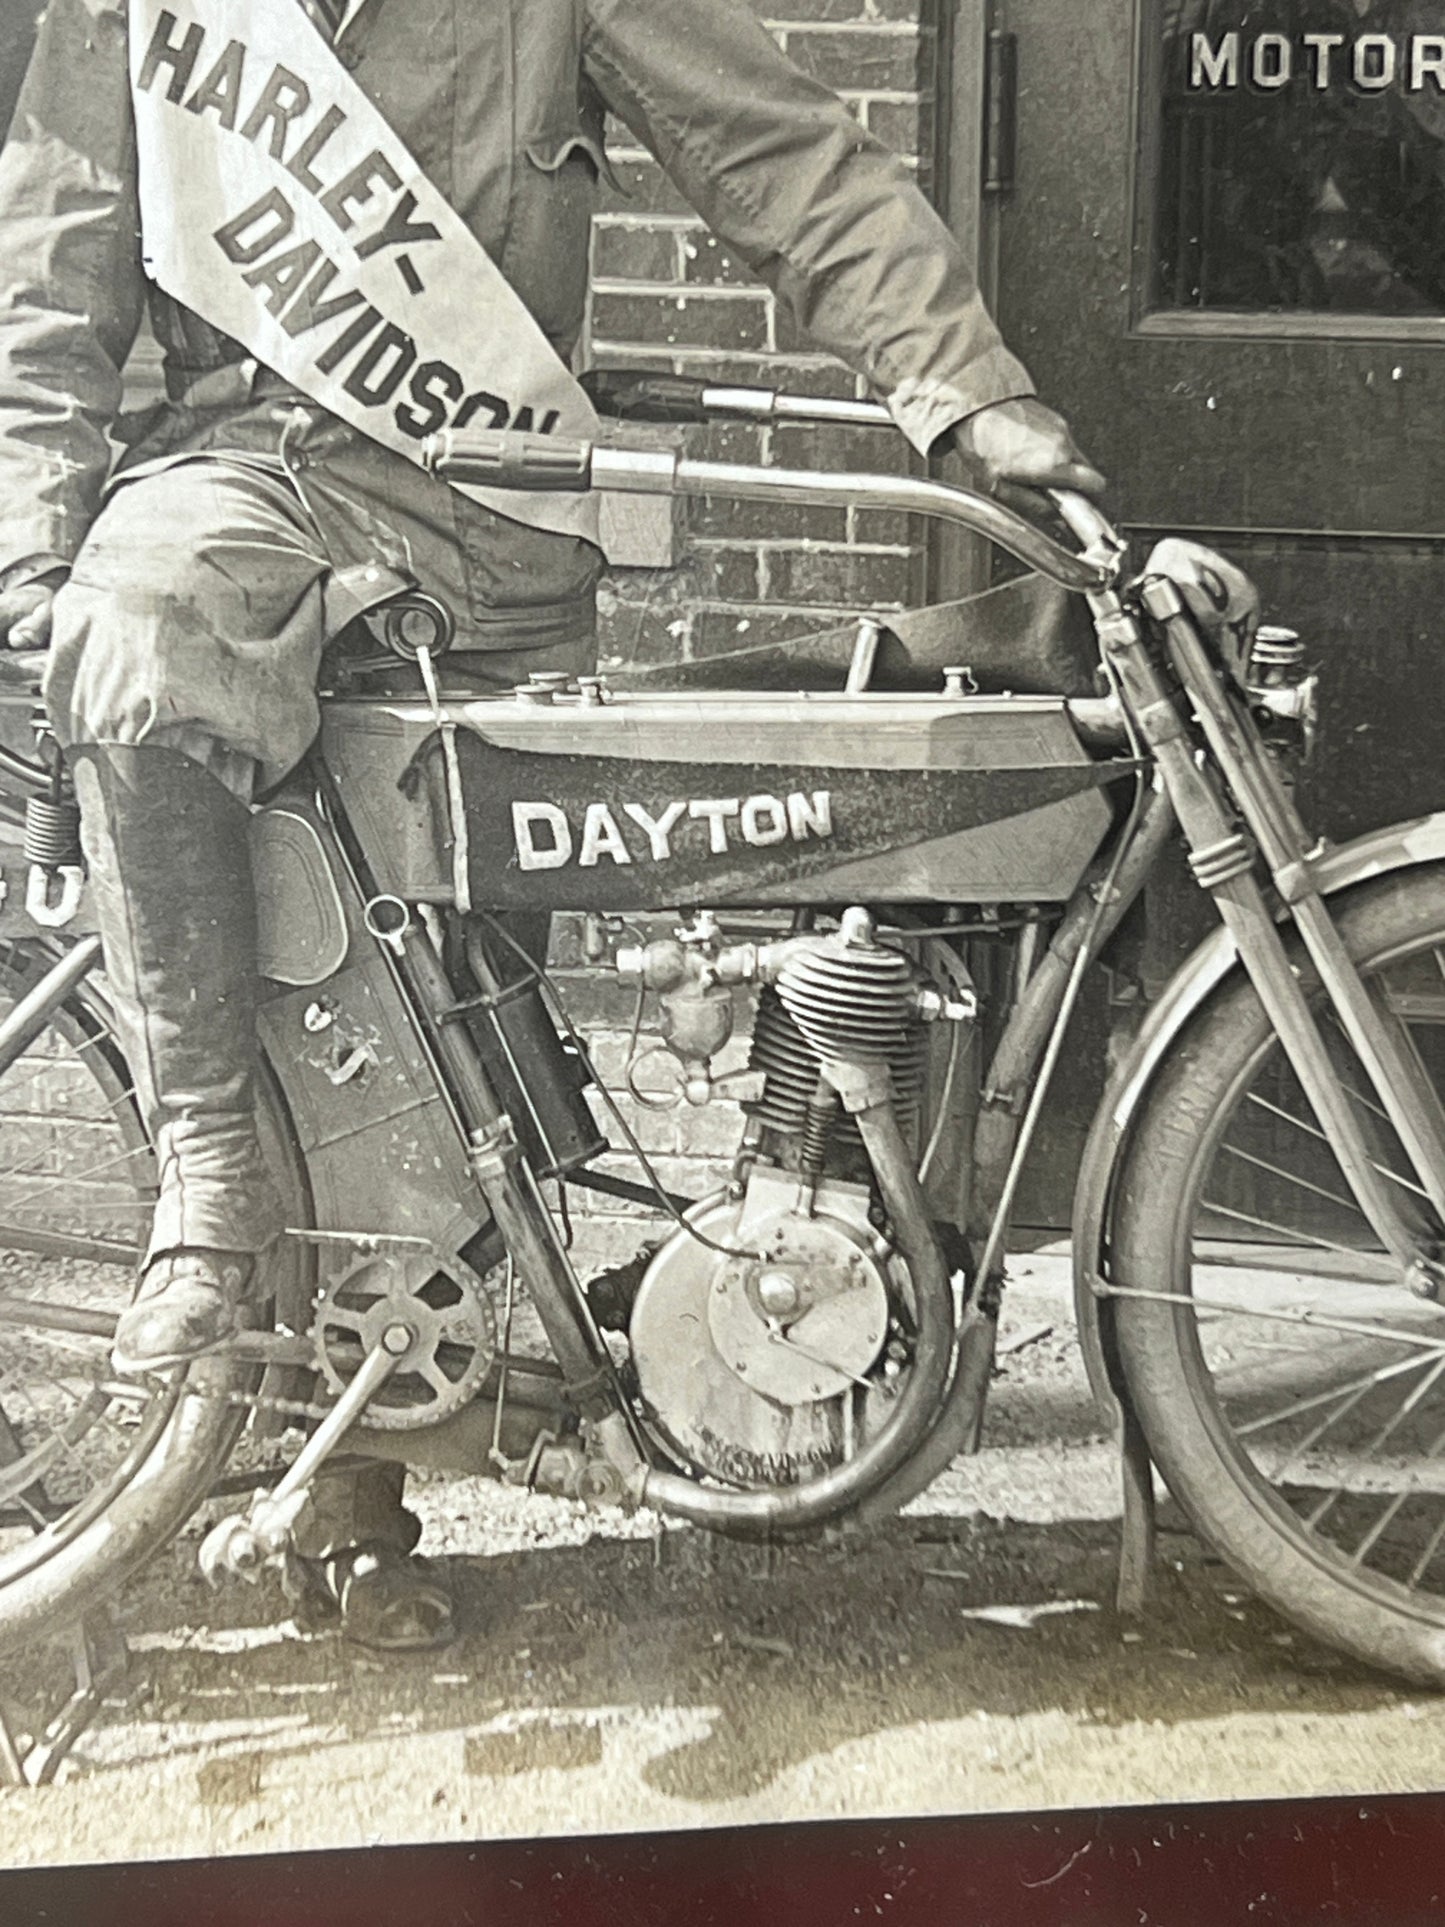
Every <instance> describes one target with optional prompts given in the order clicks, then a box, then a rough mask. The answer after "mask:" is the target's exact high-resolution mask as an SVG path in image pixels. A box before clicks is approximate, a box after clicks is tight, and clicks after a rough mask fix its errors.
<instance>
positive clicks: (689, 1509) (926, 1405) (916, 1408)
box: [641, 1100, 954, 1538]
mask: <svg viewBox="0 0 1445 1927" xmlns="http://www.w3.org/2000/svg"><path fill="white" fill-rule="evenodd" d="M855 1121H856V1123H857V1125H858V1129H859V1133H860V1135H861V1136H862V1139H863V1144H864V1148H865V1149H866V1151H867V1153H868V1156H869V1159H870V1160H871V1162H872V1165H873V1170H874V1174H875V1176H876V1177H877V1179H878V1188H879V1192H880V1194H881V1196H882V1199H883V1203H884V1206H885V1208H886V1210H887V1212H888V1214H889V1217H890V1218H891V1219H892V1221H893V1228H894V1232H895V1235H896V1237H897V1240H898V1248H899V1250H900V1251H901V1252H902V1254H903V1257H904V1259H905V1261H906V1262H907V1265H908V1269H909V1274H910V1277H911V1278H912V1281H913V1290H914V1299H915V1305H916V1312H917V1335H916V1343H915V1348H914V1356H913V1369H912V1370H911V1371H910V1373H909V1374H908V1378H907V1381H906V1383H905V1384H904V1387H903V1391H902V1392H901V1394H900V1395H899V1399H898V1403H897V1405H896V1406H895V1408H894V1410H893V1412H892V1413H891V1415H890V1416H889V1418H888V1419H887V1421H886V1422H885V1424H884V1425H883V1427H882V1429H881V1430H880V1431H879V1433H878V1434H877V1436H876V1437H875V1438H873V1439H870V1440H869V1442H868V1443H867V1444H866V1445H865V1446H864V1447H863V1449H862V1450H861V1451H860V1452H859V1453H858V1455H857V1457H856V1458H852V1459H850V1460H848V1462H847V1464H845V1465H841V1466H838V1467H836V1468H835V1469H834V1470H833V1471H831V1472H828V1473H825V1474H824V1475H823V1477H822V1478H819V1479H810V1480H809V1481H808V1482H807V1483H806V1484H805V1485H798V1486H787V1487H784V1488H782V1489H781V1490H779V1491H776V1492H724V1491H719V1490H717V1489H716V1488H714V1487H711V1486H703V1485H698V1484H695V1483H694V1482H693V1481H692V1480H691V1479H688V1478H685V1477H683V1476H682V1475H681V1474H680V1473H675V1472H658V1471H652V1472H649V1473H648V1474H647V1475H646V1477H645V1479H644V1480H643V1482H642V1492H641V1498H642V1503H643V1504H644V1505H650V1506H654V1507H655V1508H656V1509H657V1510H658V1511H659V1512H666V1513H669V1514H670V1515H671V1516H673V1517H674V1518H681V1519H687V1520H689V1521H690V1522H691V1523H692V1524H693V1525H697V1526H706V1527H708V1528H709V1529H710V1530H711V1531H714V1532H723V1533H730V1534H732V1535H734V1536H737V1537H745V1538H767V1537H769V1536H770V1535H772V1534H775V1533H790V1532H805V1531H808V1530H810V1529H813V1528H816V1527H818V1526H822V1525H826V1524H827V1523H828V1522H829V1521H830V1520H833V1519H836V1518H839V1517H841V1516H843V1515H844V1514H846V1513H849V1512H853V1511H855V1510H857V1508H858V1507H859V1506H860V1505H861V1504H862V1502H863V1501H864V1500H866V1499H868V1498H870V1497H871V1496H872V1494H873V1493H874V1492H876V1491H877V1490H879V1489H880V1488H881V1487H883V1486H884V1485H885V1484H886V1482H887V1481H888V1480H889V1479H890V1478H891V1477H892V1476H893V1475H894V1474H895V1473H897V1472H900V1471H901V1470H902V1469H903V1467H904V1466H905V1465H906V1464H907V1463H908V1461H909V1460H910V1459H911V1458H912V1457H913V1455H914V1453H915V1452H916V1451H917V1450H918V1448H919V1446H921V1445H922V1443H923V1441H924V1440H925V1439H926V1438H927V1436H928V1434H929V1432H930V1430H931V1429H932V1427H933V1425H934V1423H935V1420H936V1416H937V1412H938V1408H939V1404H940V1401H941V1400H942V1398H943V1394H944V1391H945V1389H946V1387H947V1384H948V1376H949V1371H950V1368H951V1365H952V1354H953V1341H954V1317H953V1293H952V1289H951V1287H950V1285H949V1280H948V1269H947V1266H946V1265H945V1263H944V1260H943V1253H942V1252H941V1251H940V1250H939V1246H938V1240H937V1238H936V1237H935V1236H934V1232H933V1226H932V1224H931V1222H930V1220H929V1216H928V1209H927V1205H926V1203H925V1201H924V1198H923V1193H922V1190H921V1188H920V1186H919V1182H918V1177H917V1174H916V1172H915V1171H914V1168H913V1160H912V1157H911V1156H910V1153H909V1150H908V1146H907V1144H906V1143H905V1142H904V1138H903V1133H902V1131H901V1130H900V1129H899V1125H898V1119H897V1117H896V1116H895V1114H894V1110H893V1105H892V1102H891V1100H889V1101H885V1102H883V1103H881V1104H874V1105H871V1106H870V1107H869V1108H868V1109H866V1110H863V1111H860V1112H857V1113H856V1114H855Z"/></svg>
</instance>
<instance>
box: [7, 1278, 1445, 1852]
mask: <svg viewBox="0 0 1445 1927" xmlns="http://www.w3.org/2000/svg"><path fill="white" fill-rule="evenodd" d="M1014 1272H1015V1278H1016V1283H1015V1286H1014V1289H1013V1291H1012V1293H1011V1301H1010V1307H1009V1313H1008V1320H1009V1322H1008V1324H1007V1326H1006V1329H1005V1348H1006V1355H1005V1357H1004V1360H1003V1373H1002V1377H1001V1379H1000V1381H999V1383H998V1386H997V1390H996V1395H995V1398H994V1402H993V1406H992V1410H991V1420H990V1428H989V1442H988V1446H987V1449H986V1450H985V1451H984V1453H983V1454H982V1455H981V1456H980V1457H979V1458H978V1459H977V1460H973V1461H969V1462H966V1463H965V1464H962V1465H961V1466H960V1467H958V1468H956V1469H955V1471H954V1472H952V1473H951V1474H950V1475H949V1476H948V1477H947V1478H946V1479H945V1480H943V1481H940V1483H939V1484H938V1485H937V1486H936V1487H935V1488H934V1490H933V1491H931V1492H930V1493H929V1494H928V1495H927V1496H926V1498H925V1499H924V1500H923V1501H921V1502H920V1503H919V1504H918V1505H917V1506H915V1507H914V1508H913V1509H912V1510H911V1511H910V1513H909V1514H908V1515H907V1516H905V1517H904V1518H902V1519H900V1520H898V1521H897V1522H895V1524H894V1525H893V1526H892V1527H891V1528H890V1529H889V1530H887V1531H886V1532H882V1533H879V1534H876V1535H874V1536H872V1537H870V1538H868V1539H866V1540H861V1541H853V1542H849V1543H846V1544H833V1545H822V1546H817V1547H810V1548H808V1549H805V1550H794V1549H789V1550H786V1551H774V1552H772V1553H769V1552H768V1551H767V1550H765V1549H754V1548H746V1547H737V1546H731V1545H727V1544H724V1543H722V1542H718V1541H712V1540H709V1539H707V1538H706V1537H705V1536H704V1535H701V1534H698V1533H695V1532H692V1531H690V1530H672V1529H669V1530H667V1531H661V1530H659V1528H658V1526H657V1523H656V1521H653V1520H649V1519H646V1518H641V1519H632V1520H626V1519H622V1518H609V1517H602V1518H599V1517H597V1516H594V1515H588V1514H585V1513H583V1512H581V1511H580V1510H579V1509H578V1508H575V1507H572V1506H569V1505H566V1504H562V1503H558V1502H552V1501H544V1500H533V1499H523V1498H522V1497H521V1496H520V1495H518V1494H515V1493H511V1492H503V1491H500V1490H499V1489H498V1488H496V1487H495V1486H492V1485H490V1484H487V1483H485V1482H483V1481H442V1480H434V1481H430V1482H427V1483H424V1484H418V1485H417V1487H416V1496H415V1501H414V1502H415V1503H416V1504H417V1505H418V1509H419V1510H421V1511H422V1512H423V1514H424V1517H425V1520H426V1538H425V1540H424V1549H425V1550H427V1551H428V1552H430V1553H432V1554H434V1555H435V1556H437V1557H439V1558H442V1559H445V1560H446V1561H447V1562H448V1564H449V1567H450V1570H451V1572H452V1575H453V1577H454V1578H455V1580H456V1582H457V1585H458V1589H459V1594H460V1599H461V1611H462V1637H461V1639H460V1640H459V1641H458V1643H457V1645H456V1646H455V1647H454V1648H453V1649H452V1650H450V1651H448V1652H447V1653H445V1654H443V1655H441V1656H440V1657H431V1658H427V1659H408V1660H396V1659H392V1660H388V1661H386V1662H385V1663H382V1662H379V1661H376V1660H372V1659H369V1658H367V1657H364V1656H362V1655H360V1654H358V1653H356V1652H354V1651H351V1650H348V1649H347V1648H346V1647H344V1646H343V1645H342V1644H341V1643H340V1642H339V1641H338V1640H337V1639H336V1638H335V1637H333V1636H331V1635H328V1634H311V1635H307V1634H303V1633H302V1632H300V1631H299V1630H298V1629H297V1627H296V1626H295V1625H294V1623H293V1622H291V1621H289V1620H287V1619H286V1618H284V1617H283V1615H284V1613H285V1610H286V1609H285V1607H284V1604H283V1603H282V1601H281V1600H280V1597H279V1592H278V1591H276V1590H273V1589H272V1588H271V1586H270V1584H269V1583H268V1584H267V1585H265V1586H263V1587H262V1588H260V1589H258V1590H256V1591H251V1590H248V1589H244V1588H241V1589H236V1590H232V1591H228V1592H222V1593H211V1592H209V1591H208V1590H207V1588H206V1587H205V1586H204V1585H203V1583H202V1582H201V1580H200V1578H199V1577H198V1575H197V1574H196V1571H195V1549H196V1542H197V1539H198V1537H199V1531H200V1529H201V1526H202V1525H203V1523H204V1521H198V1522H197V1525H196V1526H195V1527H194V1528H193V1529H192V1530H191V1531H190V1532H188V1533H187V1535H186V1536H185V1538H184V1539H183V1540H181V1541H180V1542H179V1543H178V1544H177V1545H176V1546H175V1547H174V1548H173V1549H172V1550H171V1552H170V1553H168V1554H167V1555H166V1556H165V1557H163V1558H162V1559H160V1560H158V1561H157V1562H156V1564H155V1565H154V1566H153V1567H152V1569H151V1570H150V1571H149V1572H148V1573H147V1574H146V1575H145V1576H144V1577H143V1579H142V1580H141V1581H140V1582H138V1583H137V1585H136V1586H135V1587H134V1589H133V1590H132V1592H131V1593H130V1594H129V1595H128V1597H127V1599H126V1601H125V1606H124V1611H125V1620H126V1624H127V1628H128V1631H129V1634H130V1637H131V1642H132V1645H133V1648H134V1650H135V1653H136V1659H135V1664H134V1677H133V1679H132V1682H131V1684H130V1688H129V1690H128V1693H127V1695H126V1697H125V1698H124V1700H123V1701H122V1700H117V1701H116V1702H114V1703H112V1704H110V1705H108V1706H107V1708H106V1710H105V1713H104V1715H103V1717H102V1719H101V1720H100V1721H99V1722H98V1723H97V1724H96V1726H95V1727H94V1728H93V1729H92V1730H91V1731H90V1732H89V1733H88V1735H87V1736H86V1738H85V1739H84V1741H83V1742H82V1744H81V1746H80V1747H79V1748H78V1749H77V1752H76V1754H75V1756H74V1758H73V1760H72V1761H71V1763H70V1764H69V1765H68V1766H67V1767H66V1768H65V1769H64V1772H63V1775H62V1779H61V1783H60V1784H58V1785H57V1786H54V1787H51V1788H47V1789H44V1790H41V1791H35V1792H31V1791H24V1792H21V1791H7V1792H0V1861H3V1862H4V1863H5V1864H8V1865H12V1866H32V1865H37V1864H42V1863H46V1862H54V1861H78V1860H106V1859H118V1858H134V1857H152V1856H163V1855H189V1854H214V1853H228V1852H258V1851H281V1850H287V1849H296V1848H307V1847H331V1846H337V1847H339V1846H352V1845H360V1844H366V1843H373V1842H377V1841H383V1840H384V1841H393V1842H395V1841H419V1840H456V1839H475V1838H479V1837H501V1836H506V1835H517V1834H527V1833H548V1834H553V1833H559V1832H575V1831H587V1832H593V1831H610V1830H631V1829H635V1828H647V1829H652V1828H676V1827H696V1826H705V1825H712V1824H718V1825H722V1824H736V1823H740V1822H750V1821H776V1820H781V1819H790V1818H798V1817H828V1818H832V1817H859V1816H864V1815H885V1814H898V1813H924V1812H958V1811H963V1810H969V1809H979V1810H982V1809H999V1808H1019V1807H1038V1806H1061V1805H1064V1806H1068V1805H1087V1806H1093V1805H1098V1804H1101V1803H1115V1802H1146V1803H1154V1802H1160V1801H1180V1800H1209V1799H1217V1798H1228V1797H1230V1796H1233V1795H1240V1796H1247V1797H1260V1796H1265V1795H1310V1794H1327V1793H1328V1794H1335V1793H1356V1792H1364V1791H1367V1790H1368V1791H1373V1792H1387V1791H1388V1792H1404V1791H1416V1790H1422V1789H1425V1788H1430V1787H1438V1786H1440V1785H1442V1784H1445V1698H1442V1699H1435V1698H1432V1697H1430V1696H1428V1695H1422V1694H1420V1693H1419V1692H1411V1691H1408V1690H1406V1689H1402V1688H1399V1687H1397V1686H1394V1685H1392V1684H1391V1683H1390V1682H1388V1681H1383V1680H1381V1679H1379V1678H1378V1677H1376V1676H1374V1675H1370V1674H1367V1673H1365V1672H1364V1671H1363V1670H1361V1669H1359V1668H1357V1667H1355V1666H1353V1665H1352V1664H1350V1663H1349V1662H1346V1661H1344V1660H1341V1659H1338V1658H1336V1657H1335V1656H1334V1655H1332V1654H1330V1653H1327V1652H1324V1651H1322V1650H1321V1649H1319V1648H1317V1647H1315V1646H1313V1645H1311V1644H1309V1643H1308V1642H1307V1641H1306V1640H1305V1639H1304V1638H1303V1637H1302V1636H1297V1635H1294V1634H1292V1633H1290V1632H1289V1631H1287V1630H1286V1629H1285V1628H1283V1627H1282V1626H1281V1625H1280V1623H1279V1622H1278V1621H1277V1620H1275V1619H1274V1618H1273V1617H1272V1616H1271V1615H1270V1614H1269V1613H1267V1612H1266V1611H1265V1610H1264V1609H1263V1608H1261V1607H1259V1606H1257V1605H1255V1604H1254V1603H1253V1602H1252V1601H1250V1600H1249V1599H1247V1598H1246V1597H1244V1596H1243V1595H1242V1593H1241V1591H1240V1590H1239V1588H1238V1586H1237V1585H1236V1583H1235V1582H1234V1581H1233V1580H1232V1578H1231V1577H1230V1575H1229V1574H1228V1573H1227V1572H1226V1571H1225V1570H1224V1569H1223V1568H1222V1567H1221V1566H1219V1565H1218V1564H1217V1563H1216V1562H1214V1561H1213V1560H1211V1559H1210V1558H1209V1557H1208V1556H1206V1555H1205V1554H1204V1553H1203V1552H1202V1550H1201V1549H1200V1548H1199V1547H1198V1546H1197V1545H1196V1544H1195V1542H1194V1541H1193V1539H1192V1538H1191V1537H1190V1535H1189V1534H1188V1533H1187V1532H1185V1531H1184V1530H1183V1529H1182V1527H1181V1526H1180V1525H1179V1523H1178V1521H1177V1520H1175V1519H1173V1518H1172V1517H1171V1515H1170V1514H1169V1513H1168V1512H1167V1511H1166V1514H1165V1524H1166V1528H1167V1529H1166V1531H1165V1533H1164V1535H1163V1541H1162V1543H1163V1548H1164V1560H1163V1566H1162V1570H1161V1574H1160V1582H1159V1588H1158V1597H1157V1600H1156V1603H1155V1605H1154V1607H1153V1609H1152V1610H1151V1613H1150V1616H1149V1618H1148V1620H1147V1622H1145V1623H1144V1624H1142V1625H1137V1626H1135V1625H1129V1624H1126V1623H1124V1622H1122V1621H1120V1620H1119V1619H1118V1618H1116V1616H1115V1615H1114V1614H1113V1613H1112V1612H1111V1611H1110V1610H1109V1607H1108V1601H1109V1598H1110V1595H1111V1591H1112V1580H1113V1557H1114V1550H1115V1540H1116V1524H1115V1512H1116V1499H1115V1474H1114V1467H1113V1464H1112V1459H1111V1454H1110V1452H1109V1450H1108V1448H1107V1447H1106V1446H1105V1444H1104V1443H1103V1442H1102V1440H1101V1439H1100V1438H1099V1436H1098V1431H1097V1426H1096V1422H1095V1419H1094V1415H1093V1412H1092V1408H1091V1407H1090V1405H1089V1401H1088V1397H1087V1393H1086V1390H1085V1387H1084V1384H1083V1378H1082V1370H1081V1367H1080V1366H1079V1364H1078V1361H1077V1357H1076V1354H1075V1348H1074V1344H1073V1338H1072V1331H1071V1326H1070V1322H1069V1314H1068V1309H1067V1287H1066V1269H1065V1265H1064V1261H1063V1259H1062V1258H1061V1257H1060V1256H1058V1255H1056V1254H1055V1255H1048V1254H1043V1255H1039V1256H1035V1257H1028V1258H1023V1259H1020V1260H1018V1261H1016V1263H1015V1266H1014ZM1010 1346H1012V1347H1013V1348H1012V1349H1010ZM60 1682H61V1676H60V1674H59V1672H58V1671H57V1670H55V1669H54V1667H53V1666H52V1665H48V1663H47V1661H46V1658H45V1656H41V1659H40V1661H39V1662H38V1663H37V1666H36V1668H35V1671H34V1674H33V1677H31V1678H29V1679H27V1681H26V1682H25V1687H26V1693H25V1694H22V1692H21V1685H20V1683H19V1682H8V1683H6V1686H5V1689H4V1690H5V1692H6V1693H8V1694H11V1695H19V1696H20V1698H19V1701H18V1704H17V1711H18V1715H19V1717H18V1720H17V1723H18V1724H19V1725H20V1727H21V1728H22V1729H23V1728H24V1727H25V1725H26V1722H27V1718H28V1719H29V1720H30V1721H31V1722H32V1723H33V1721H34V1719H35V1716H36V1712H37V1709H38V1707H39V1705H40V1700H41V1696H42V1694H43V1693H44V1692H47V1691H48V1692H51V1693H54V1692H55V1691H57V1690H58V1688H59V1685H60ZM27 1694H28V1697H27Z"/></svg>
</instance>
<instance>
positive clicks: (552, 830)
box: [512, 790, 833, 871]
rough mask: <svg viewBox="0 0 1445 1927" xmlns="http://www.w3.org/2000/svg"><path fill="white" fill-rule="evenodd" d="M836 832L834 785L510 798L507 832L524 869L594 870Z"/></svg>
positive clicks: (803, 840)
mask: <svg viewBox="0 0 1445 1927" xmlns="http://www.w3.org/2000/svg"><path fill="white" fill-rule="evenodd" d="M832 835H833V795H832V792H831V790H812V791H808V792H804V791H795V792H794V793H793V794H792V795H790V796H786V797H782V796H728V797H700V798H697V799H686V798H684V799H682V800H680V801H678V802H672V803H667V804H665V805H663V806H662V807H661V808H658V809H655V810H654V809H651V808H648V807H647V806H646V805H645V804H642V803H624V804H623V805H622V806H621V808H620V810H619V809H614V808H613V807H612V805H611V804H608V803H589V804H588V805H587V806H586V808H585V810H583V811H582V813H581V815H580V816H578V815H576V814H575V813H574V814H573V815H569V814H568V813H567V811H566V810H564V809H561V808H559V806H558V805H557V804H556V803H514V804H513V805H512V836H513V840H514V842H515V845H516V851H517V862H518V864H519V865H520V867H521V868H522V869H523V870H529V871H535V870H563V869H566V868H567V866H568V865H569V864H573V863H575V865H576V867H577V868H578V869H582V870H595V869H596V868H597V867H598V865H599V864H602V863H613V864H618V865H623V864H632V863H668V862H671V861H672V860H673V859H674V858H675V857H678V856H683V855H688V856H698V855H703V854H710V855H712V856H726V855H727V854H728V852H729V851H730V850H733V849H736V848H738V847H740V846H741V847H745V848H747V849H751V850H770V849H772V848H774V847H775V846H776V845H777V844H779V843H790V842H791V843H810V842H814V841H825V840H827V839H829V838H831V837H832Z"/></svg>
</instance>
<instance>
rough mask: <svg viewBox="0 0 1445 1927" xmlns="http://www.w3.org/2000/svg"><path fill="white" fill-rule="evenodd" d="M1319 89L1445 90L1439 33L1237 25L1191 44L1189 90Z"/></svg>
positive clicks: (1443, 40)
mask: <svg viewBox="0 0 1445 1927" xmlns="http://www.w3.org/2000/svg"><path fill="white" fill-rule="evenodd" d="M1295 85H1299V86H1304V87H1312V88H1313V89H1314V90H1315V91H1316V92H1317V93H1327V92H1329V91H1330V90H1331V89H1338V88H1341V87H1352V88H1354V89H1355V90H1356V91H1358V92H1360V93H1365V94H1382V93H1385V92H1386V91H1388V90H1389V89H1390V88H1392V87H1399V88H1403V89H1404V91H1405V92H1406V93H1411V94H1421V93H1424V92H1426V91H1427V90H1431V91H1433V92H1435V93H1436V94H1445V34H1441V33H1416V34H1392V33H1362V34H1356V35H1353V36H1351V35H1348V34H1343V33H1301V34H1288V33H1259V34H1253V35H1250V34H1245V33H1242V32H1240V30H1239V29H1238V28H1234V29H1232V30H1231V31H1230V32H1228V33H1224V34H1220V35H1219V36H1218V37H1217V38H1216V36H1214V35H1213V34H1209V33H1195V34H1192V35H1191V36H1190V41H1189V87H1190V91H1191V92H1193V93H1229V92H1234V91H1236V90H1237V89H1239V88H1241V87H1248V88H1249V89H1251V90H1252V91H1254V92H1262V93H1280V92H1283V90H1284V89H1285V88H1287V87H1291V86H1295Z"/></svg>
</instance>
